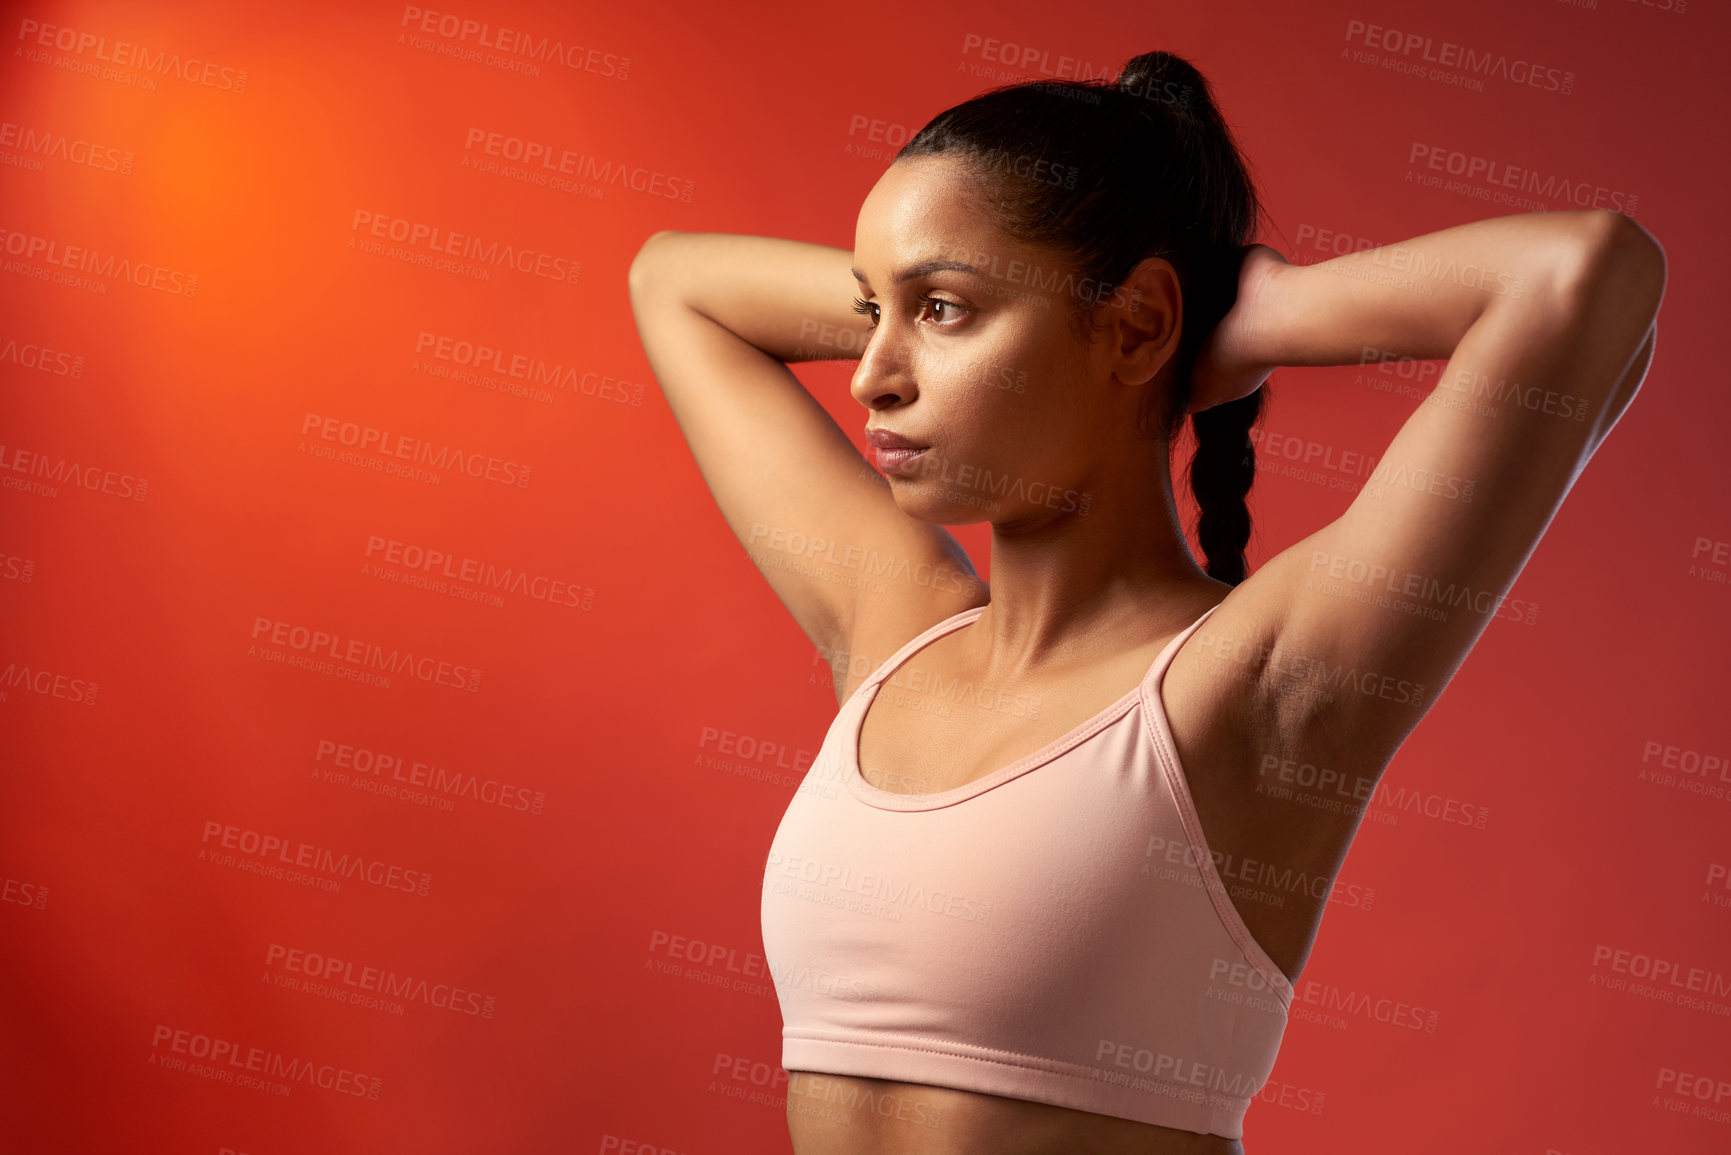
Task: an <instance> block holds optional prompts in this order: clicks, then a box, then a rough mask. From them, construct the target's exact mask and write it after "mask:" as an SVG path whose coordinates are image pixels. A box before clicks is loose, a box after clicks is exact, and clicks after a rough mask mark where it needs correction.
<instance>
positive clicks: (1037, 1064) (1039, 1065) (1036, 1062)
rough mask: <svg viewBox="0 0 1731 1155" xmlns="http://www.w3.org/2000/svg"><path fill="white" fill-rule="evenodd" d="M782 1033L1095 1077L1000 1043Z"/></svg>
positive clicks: (1062, 1062)
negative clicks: (963, 1043)
mask: <svg viewBox="0 0 1731 1155" xmlns="http://www.w3.org/2000/svg"><path fill="white" fill-rule="evenodd" d="M782 1037H783V1038H785V1039H792V1040H794V1041H796V1042H797V1041H802V1040H803V1041H809V1042H814V1043H838V1044H841V1045H842V1046H850V1047H879V1048H882V1049H884V1050H893V1051H912V1052H916V1053H919V1054H928V1055H947V1056H950V1057H952V1058H958V1059H966V1060H968V1061H970V1062H976V1063H996V1064H997V1065H998V1066H1001V1067H1014V1068H1016V1069H1017V1070H1023V1071H1037V1072H1039V1073H1041V1074H1046V1075H1062V1076H1064V1077H1065V1078H1069V1079H1079V1080H1081V1081H1083V1082H1087V1083H1093V1082H1095V1081H1096V1080H1095V1079H1094V1076H1092V1075H1080V1074H1077V1073H1076V1072H1075V1071H1071V1070H1065V1069H1064V1068H1065V1067H1080V1068H1081V1069H1083V1070H1092V1069H1093V1068H1090V1067H1087V1066H1086V1065H1085V1064H1079V1063H1070V1062H1066V1061H1065V1060H1062V1059H1050V1058H1046V1057H1044V1056H1041V1055H1033V1054H1029V1053H1027V1052H1025V1051H1006V1050H1003V1049H1002V1048H1000V1047H982V1046H979V1045H978V1044H975V1043H969V1044H966V1046H967V1048H968V1049H967V1050H963V1049H959V1048H958V1047H956V1046H954V1045H953V1044H947V1043H945V1042H944V1040H942V1039H931V1038H926V1037H924V1036H921V1035H905V1036H901V1037H903V1038H906V1039H908V1040H910V1041H911V1042H914V1043H934V1044H936V1045H935V1046H930V1047H919V1046H909V1045H908V1044H907V1043H900V1042H894V1043H886V1042H879V1041H877V1040H874V1039H856V1038H850V1037H847V1036H846V1035H841V1036H839V1037H838V1036H836V1035H834V1034H830V1035H826V1034H822V1033H819V1032H816V1031H812V1030H810V1029H804V1030H801V1029H799V1028H793V1029H783V1031H782ZM972 1051H992V1052H995V1053H996V1054H999V1055H1008V1056H1011V1058H1012V1059H1026V1060H1030V1061H1028V1062H1012V1061H1011V1060H1010V1059H994V1058H991V1057H990V1056H987V1055H976V1054H973V1053H971V1052H972ZM1165 1081H1166V1082H1175V1081H1178V1080H1170V1079H1168V1080H1165ZM1231 1097H1233V1098H1239V1097H1245V1096H1231ZM1248 1097H1253V1096H1248Z"/></svg>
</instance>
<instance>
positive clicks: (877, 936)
mask: <svg viewBox="0 0 1731 1155" xmlns="http://www.w3.org/2000/svg"><path fill="white" fill-rule="evenodd" d="M984 608H985V607H983V606H977V607H974V608H972V609H968V610H964V611H963V612H962V613H959V614H956V615H955V616H954V617H950V618H946V619H945V620H944V621H941V622H939V623H938V624H937V625H935V626H933V627H932V628H931V629H929V630H926V631H925V632H924V633H922V634H920V635H919V636H918V637H916V638H914V639H913V640H912V641H910V642H909V643H908V644H907V645H905V646H903V647H902V648H901V649H900V650H898V651H897V652H896V653H895V654H893V655H892V656H891V657H890V659H889V660H888V661H887V662H885V663H884V664H883V665H882V666H880V667H879V668H878V670H877V672H876V673H874V674H873V675H872V676H871V677H870V678H869V679H867V680H866V681H865V683H864V684H862V685H861V686H860V687H859V689H858V690H856V691H855V692H854V694H853V696H852V697H850V698H849V699H848V700H847V701H846V702H845V703H844V704H843V705H842V707H841V709H840V711H839V712H838V713H837V714H836V717H835V720H834V721H833V722H832V723H831V724H830V728H829V732H828V734H827V735H826V736H825V737H824V741H823V745H822V746H821V747H820V749H819V751H818V755H817V758H816V760H815V762H814V763H813V764H812V767H811V769H810V770H809V771H808V772H807V774H806V777H805V779H804V781H803V782H802V783H801V784H800V787H799V789H798V790H797V791H796V792H795V793H794V797H793V801H792V802H791V803H790V804H789V806H788V808H787V812H786V813H785V814H784V815H783V816H782V820H781V825H780V827H779V828H778V829H777V830H776V833H775V839H774V841H773V843H772V844H771V846H770V851H769V860H768V863H767V864H766V866H765V869H764V874H763V904H762V916H763V943H764V955H765V958H766V960H767V962H768V964H769V970H770V975H771V977H772V979H773V980H774V982H775V991H776V997H777V999H778V1000H779V1002H780V1003H781V1013H782V1022H783V1026H782V1050H781V1062H782V1066H783V1067H785V1068H786V1069H788V1070H790V1071H818V1072H825V1073H830V1074H837V1075H855V1076H867V1077H872V1078H878V1079H890V1080H895V1081H897V1082H907V1083H928V1084H934V1085H936V1086H940V1087H955V1088H960V1089H962V1090H967V1091H978V1092H983V1093H986V1094H992V1095H1004V1096H1008V1097H1010V1098H1015V1099H1031V1100H1036V1101H1038V1102H1042V1103H1053V1104H1056V1105H1058V1106H1062V1107H1073V1108H1076V1109H1078V1110H1083V1111H1093V1112H1096V1113H1098V1114H1102V1115H1114V1116H1121V1117H1123V1118H1126V1119H1137V1120H1140V1121H1142V1122H1144V1123H1153V1124H1158V1125H1161V1126H1165V1127H1175V1128H1179V1129H1181V1130H1186V1131H1196V1132H1201V1133H1204V1134H1214V1135H1224V1136H1227V1137H1228V1138H1234V1139H1236V1138H1241V1137H1242V1135H1243V1123H1244V1112H1245V1110H1246V1109H1247V1108H1248V1107H1249V1105H1250V1100H1251V1098H1252V1097H1253V1096H1254V1095H1255V1094H1256V1093H1257V1091H1258V1090H1259V1089H1260V1088H1261V1086H1262V1084H1263V1082H1264V1080H1266V1079H1267V1078H1268V1075H1269V1073H1270V1071H1272V1069H1273V1067H1274V1059H1275V1055H1276V1053H1277V1052H1278V1051H1279V1049H1280V1041H1281V1038H1282V1036H1283V1035H1284V1034H1285V1031H1286V1020H1287V1007H1288V1006H1289V1005H1290V1004H1291V1002H1292V984H1291V982H1290V981H1288V979H1287V977H1286V975H1284V974H1283V973H1282V972H1281V971H1280V969H1279V968H1278V967H1277V966H1275V965H1274V962H1273V961H1272V960H1271V959H1270V958H1269V957H1268V955H1267V954H1266V953H1264V951H1263V950H1262V948H1261V947H1260V946H1259V945H1258V944H1257V942H1256V940H1255V939H1254V938H1252V937H1251V935H1250V931H1249V930H1248V928H1246V926H1245V925H1244V922H1243V920H1242V919H1241V918H1240V917H1239V915H1238V912H1237V910H1236V909H1235V908H1234V907H1233V905H1232V901H1231V899H1230V898H1229V897H1228V896H1227V893H1226V889H1225V886H1224V885H1223V884H1222V882H1221V880H1220V876H1219V874H1218V872H1217V871H1216V869H1215V864H1214V860H1213V857H1212V856H1211V854H1210V853H1209V849H1208V845H1207V843H1206V841H1205V840H1204V838H1203V836H1202V829H1201V826H1200V824H1199V823H1198V821H1197V817H1196V809H1195V806H1194V805H1193V804H1192V802H1191V798H1190V791H1189V787H1188V785H1187V784H1186V782H1185V779H1184V774H1183V771H1182V770H1181V769H1180V767H1179V764H1178V754H1177V750H1176V748H1175V747H1174V745H1173V742H1172V733H1171V728H1170V726H1169V724H1168V722H1167V719H1166V711H1165V707H1164V704H1163V703H1162V702H1161V700H1160V683H1161V680H1162V679H1163V677H1164V675H1165V672H1166V668H1167V667H1168V666H1169V665H1170V664H1171V662H1172V657H1173V655H1175V654H1176V653H1177V652H1178V649H1179V647H1180V646H1182V645H1183V644H1184V642H1185V641H1186V640H1187V639H1188V638H1189V637H1190V635H1191V634H1193V633H1195V632H1196V630H1197V629H1198V628H1199V627H1200V626H1201V625H1202V624H1203V622H1205V621H1207V620H1208V617H1209V615H1210V614H1212V613H1213V612H1214V610H1213V608H1210V609H1209V610H1208V611H1207V612H1206V613H1204V614H1203V615H1202V616H1201V617H1200V618H1198V619H1197V620H1196V622H1195V623H1193V624H1192V625H1191V626H1190V628H1189V629H1187V630H1185V631H1184V632H1183V633H1181V634H1179V635H1178V636H1177V637H1175V638H1173V639H1172V640H1171V641H1170V642H1169V643H1167V645H1166V648H1165V649H1164V650H1162V651H1161V652H1160V655H1159V657H1157V658H1156V659H1155V660H1154V664H1153V666H1152V667H1151V668H1150V669H1149V671H1148V673H1147V674H1146V675H1145V676H1144V677H1143V679H1142V681H1141V684H1140V685H1139V686H1137V688H1136V689H1134V690H1132V691H1130V692H1129V693H1127V694H1125V695H1124V697H1122V698H1120V699H1119V700H1118V701H1116V702H1114V703H1113V704H1112V705H1110V706H1108V707H1107V708H1106V709H1105V710H1104V711H1102V712H1101V713H1099V714H1097V715H1095V716H1094V717H1093V718H1091V719H1089V720H1088V721H1086V722H1084V723H1082V724H1081V725H1080V726H1078V727H1076V728H1075V729H1074V730H1072V731H1070V732H1069V733H1068V734H1066V735H1064V736H1063V737H1061V738H1058V739H1057V740H1056V741H1053V742H1051V743H1049V744H1048V745H1046V746H1045V747H1043V748H1041V749H1039V750H1037V751H1035V752H1034V753H1032V754H1030V755H1028V756H1027V757H1025V758H1023V759H1021V760H1020V761H1018V762H1015V763H1013V764H1011V765H1009V766H1005V767H1003V768H1002V769H1000V770H996V771H994V772H992V773H990V774H987V775H986V776H985V777H983V778H979V779H976V780H974V781H972V782H969V783H966V784H965V785H962V786H958V787H956V788H955V789H953V790H944V791H940V792H938V793H935V794H900V793H896V792H893V791H887V790H882V789H879V788H877V787H875V786H873V785H872V784H871V783H869V782H867V781H866V780H865V778H864V776H863V775H862V774H861V772H860V769H859V761H858V754H859V734H860V730H861V728H862V727H863V725H864V719H865V714H866V710H867V708H868V707H869V706H870V704H871V702H872V699H873V698H875V697H876V695H877V693H878V690H879V688H880V687H881V686H882V685H883V683H884V682H885V681H889V680H891V676H892V675H893V674H894V673H895V671H896V670H897V669H898V668H899V667H900V666H901V665H902V664H903V663H904V662H906V661H907V660H908V659H909V658H910V657H911V656H912V655H913V654H914V652H915V651H917V650H919V649H921V648H922V647H924V646H925V645H927V644H928V643H930V642H931V641H933V640H935V639H936V638H939V637H941V636H943V635H944V634H946V633H949V632H951V631H952V630H957V629H960V628H961V627H962V626H965V625H967V624H968V623H969V622H972V621H973V620H974V619H976V618H978V617H979V616H980V614H981V612H982V611H983V610H984ZM891 684H892V685H896V683H895V682H893V681H891ZM898 688H899V687H898ZM947 689H948V690H949V691H950V692H949V693H933V692H932V690H931V689H923V690H921V691H920V692H921V693H923V694H925V695H927V696H929V697H931V699H932V706H933V707H934V708H942V707H945V706H947V708H949V709H958V710H974V709H987V708H991V703H990V701H989V700H987V699H985V698H984V697H976V696H975V695H974V691H975V689H976V688H975V687H973V686H972V685H971V684H968V683H961V684H953V685H951V686H950V687H947Z"/></svg>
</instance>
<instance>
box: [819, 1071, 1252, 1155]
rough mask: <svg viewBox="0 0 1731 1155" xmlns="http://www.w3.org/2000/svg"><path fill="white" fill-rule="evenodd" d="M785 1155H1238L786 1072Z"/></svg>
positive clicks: (1097, 1124) (995, 1105)
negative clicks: (788, 1149) (789, 1150)
mask: <svg viewBox="0 0 1731 1155" xmlns="http://www.w3.org/2000/svg"><path fill="white" fill-rule="evenodd" d="M787 1129H788V1134H789V1136H790V1137H791V1139H792V1140H793V1151H794V1155H1078V1153H1083V1152H1085V1153H1086V1155H1243V1151H1244V1146H1243V1144H1242V1143H1240V1142H1239V1141H1238V1140H1237V1139H1228V1138H1225V1137H1224V1136H1221V1135H1199V1134H1197V1133H1196V1132H1194V1131H1180V1130H1176V1129H1174V1128H1171V1127H1156V1126H1153V1125H1151V1124H1148V1123H1140V1122H1137V1121H1136V1120H1134V1119H1120V1118H1117V1117H1115V1116H1112V1115H1098V1114H1095V1113H1093V1112H1091V1111H1077V1110H1072V1109H1071V1108H1069V1107H1057V1106H1053V1105H1052V1104H1050V1103H1036V1102H1033V1101H1032V1100H1027V1099H1009V1098H1004V1097H1002V1096H999V1095H982V1094H978V1093H976V1092H973V1091H958V1090H954V1089H952V1088H949V1087H933V1086H930V1085H927V1084H924V1083H897V1082H893V1081H891V1080H888V1079H864V1078H856V1077H854V1076H851V1075H826V1074H819V1073H817V1072H814V1071H789V1072H788V1082H787Z"/></svg>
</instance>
